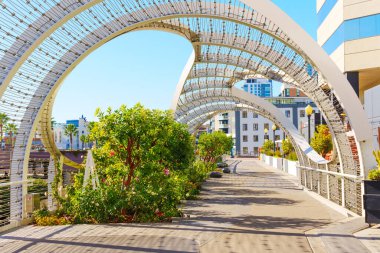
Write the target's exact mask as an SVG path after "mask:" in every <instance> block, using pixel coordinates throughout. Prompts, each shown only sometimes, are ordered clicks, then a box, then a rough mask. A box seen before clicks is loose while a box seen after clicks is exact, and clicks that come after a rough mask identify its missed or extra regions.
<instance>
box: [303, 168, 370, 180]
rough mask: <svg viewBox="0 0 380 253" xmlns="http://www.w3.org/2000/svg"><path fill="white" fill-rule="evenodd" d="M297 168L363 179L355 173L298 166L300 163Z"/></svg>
mask: <svg viewBox="0 0 380 253" xmlns="http://www.w3.org/2000/svg"><path fill="white" fill-rule="evenodd" d="M297 168H300V169H305V170H310V171H317V172H321V173H325V174H330V175H334V176H338V177H344V178H350V179H353V180H354V181H355V182H361V181H362V180H363V179H364V177H363V176H355V175H350V174H345V173H341V172H335V171H329V170H321V169H314V168H310V167H305V166H300V165H298V166H297Z"/></svg>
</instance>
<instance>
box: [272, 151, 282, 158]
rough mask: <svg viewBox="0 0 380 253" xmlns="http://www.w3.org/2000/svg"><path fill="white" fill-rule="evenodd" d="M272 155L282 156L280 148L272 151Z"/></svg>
mask: <svg viewBox="0 0 380 253" xmlns="http://www.w3.org/2000/svg"><path fill="white" fill-rule="evenodd" d="M274 157H277V158H280V157H282V154H281V151H280V150H276V152H274Z"/></svg>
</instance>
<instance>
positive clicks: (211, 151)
mask: <svg viewBox="0 0 380 253" xmlns="http://www.w3.org/2000/svg"><path fill="white" fill-rule="evenodd" d="M232 147H233V140H232V137H230V136H227V135H226V134H225V133H224V132H221V131H217V132H213V133H210V134H209V133H203V134H201V136H200V137H199V141H198V151H199V156H200V158H201V159H202V160H203V161H204V162H211V163H215V162H216V161H217V159H218V158H220V157H221V156H222V155H223V154H226V153H227V152H229V151H230V150H231V149H232Z"/></svg>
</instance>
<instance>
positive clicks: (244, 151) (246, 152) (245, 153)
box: [243, 147, 248, 155]
mask: <svg viewBox="0 0 380 253" xmlns="http://www.w3.org/2000/svg"><path fill="white" fill-rule="evenodd" d="M243 154H244V155H248V147H243Z"/></svg>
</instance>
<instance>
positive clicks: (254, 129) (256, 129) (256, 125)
mask: <svg viewBox="0 0 380 253" xmlns="http://www.w3.org/2000/svg"><path fill="white" fill-rule="evenodd" d="M258 130H259V124H257V123H253V131H258Z"/></svg>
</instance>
